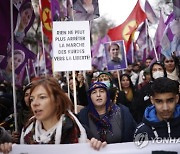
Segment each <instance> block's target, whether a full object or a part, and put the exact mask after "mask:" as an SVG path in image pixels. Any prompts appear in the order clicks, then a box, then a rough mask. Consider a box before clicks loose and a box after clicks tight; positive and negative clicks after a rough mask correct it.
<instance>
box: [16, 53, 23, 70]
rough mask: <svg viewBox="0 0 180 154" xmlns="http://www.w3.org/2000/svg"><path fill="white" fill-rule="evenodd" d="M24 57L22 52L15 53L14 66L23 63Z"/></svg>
mask: <svg viewBox="0 0 180 154" xmlns="http://www.w3.org/2000/svg"><path fill="white" fill-rule="evenodd" d="M23 61H24V59H23V56H22V54H15V55H14V68H15V69H16V68H18V67H19V65H21V64H22V63H23Z"/></svg>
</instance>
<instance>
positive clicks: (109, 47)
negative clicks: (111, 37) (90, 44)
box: [104, 40, 127, 70]
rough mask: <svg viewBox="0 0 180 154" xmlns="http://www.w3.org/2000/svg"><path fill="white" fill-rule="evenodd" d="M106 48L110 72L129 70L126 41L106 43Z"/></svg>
mask: <svg viewBox="0 0 180 154" xmlns="http://www.w3.org/2000/svg"><path fill="white" fill-rule="evenodd" d="M104 48H105V53H106V61H107V69H108V70H123V69H125V68H127V58H126V49H125V45H124V40H118V41H111V42H106V43H104Z"/></svg>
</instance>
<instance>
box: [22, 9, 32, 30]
mask: <svg viewBox="0 0 180 154" xmlns="http://www.w3.org/2000/svg"><path fill="white" fill-rule="evenodd" d="M32 12H33V10H32V8H28V9H26V10H23V11H22V13H21V24H22V26H23V27H24V28H26V27H27V26H28V25H29V22H30V20H31V17H32Z"/></svg>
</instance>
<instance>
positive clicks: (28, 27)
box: [19, 0, 35, 34]
mask: <svg viewBox="0 0 180 154" xmlns="http://www.w3.org/2000/svg"><path fill="white" fill-rule="evenodd" d="M27 3H31V0H24V2H23V3H22V5H21V7H20V8H19V13H20V12H21V11H22V10H23V8H24V6H25V5H26V4H27ZM31 5H32V4H31ZM34 19H35V13H34V11H33V13H32V17H31V19H30V22H29V24H28V25H27V27H26V28H25V30H24V31H25V34H26V33H27V31H28V30H29V29H30V28H31V26H32V25H33V22H34Z"/></svg>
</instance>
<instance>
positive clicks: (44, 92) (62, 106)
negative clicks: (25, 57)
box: [0, 77, 106, 153]
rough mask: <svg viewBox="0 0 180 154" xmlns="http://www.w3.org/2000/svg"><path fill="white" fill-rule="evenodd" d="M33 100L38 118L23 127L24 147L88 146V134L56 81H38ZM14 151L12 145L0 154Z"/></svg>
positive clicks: (94, 142)
mask: <svg viewBox="0 0 180 154" xmlns="http://www.w3.org/2000/svg"><path fill="white" fill-rule="evenodd" d="M29 100H30V106H31V109H32V112H33V115H34V116H33V117H32V118H30V119H29V121H28V122H27V124H26V125H25V126H24V127H23V129H22V133H21V138H20V144H73V143H86V142H87V134H86V131H85V129H84V128H83V126H82V125H81V124H80V122H79V120H78V119H77V118H76V116H75V115H74V114H73V113H72V111H71V110H72V103H71V101H70V99H69V98H68V96H67V95H66V94H65V93H64V91H63V90H62V89H61V88H60V86H59V83H58V81H57V80H56V79H55V78H52V77H43V78H41V79H38V80H34V81H33V82H32V87H31V91H30V99H29ZM90 144H91V146H92V147H93V148H94V149H97V150H99V149H100V148H101V147H103V146H105V145H106V143H105V142H104V143H102V142H100V141H98V140H96V139H95V138H91V140H90ZM11 148H12V144H11V143H8V144H7V143H4V144H1V145H0V151H2V152H4V153H7V152H9V151H10V150H11Z"/></svg>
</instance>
